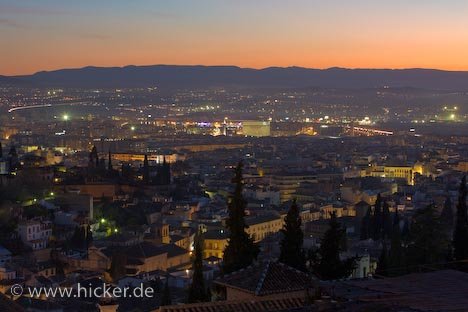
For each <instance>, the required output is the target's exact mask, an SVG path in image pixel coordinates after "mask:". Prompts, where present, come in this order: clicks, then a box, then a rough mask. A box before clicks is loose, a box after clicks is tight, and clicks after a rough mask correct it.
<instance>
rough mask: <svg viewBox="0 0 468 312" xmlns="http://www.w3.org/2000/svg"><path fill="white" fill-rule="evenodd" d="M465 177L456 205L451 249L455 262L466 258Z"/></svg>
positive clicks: (467, 234)
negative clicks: (452, 249)
mask: <svg viewBox="0 0 468 312" xmlns="http://www.w3.org/2000/svg"><path fill="white" fill-rule="evenodd" d="M466 192H467V191H466V176H464V177H463V178H462V180H461V183H460V188H459V191H458V203H457V220H456V224H455V231H454V232H453V248H454V257H455V259H456V260H464V259H467V258H468V215H467V210H466Z"/></svg>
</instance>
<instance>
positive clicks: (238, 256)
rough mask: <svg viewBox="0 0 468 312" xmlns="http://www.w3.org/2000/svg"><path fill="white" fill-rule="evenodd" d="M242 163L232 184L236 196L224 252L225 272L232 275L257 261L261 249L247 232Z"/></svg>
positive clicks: (229, 205)
mask: <svg viewBox="0 0 468 312" xmlns="http://www.w3.org/2000/svg"><path fill="white" fill-rule="evenodd" d="M242 167H243V164H242V161H240V162H239V164H238V165H237V167H236V169H235V170H234V178H233V180H232V182H233V183H234V184H235V188H234V194H233V195H232V196H231V198H230V200H229V203H228V210H229V217H228V219H227V220H226V227H227V228H228V230H229V242H228V245H227V246H226V249H225V250H224V256H223V258H224V259H223V272H224V273H230V272H233V271H237V270H240V269H243V268H245V267H248V266H249V265H251V264H252V262H253V261H254V260H256V259H257V255H258V253H259V248H258V246H257V245H255V244H254V242H253V239H252V238H251V237H250V235H249V234H247V233H246V232H245V229H246V228H247V224H246V223H245V207H246V205H247V203H246V201H245V199H244V198H243V196H242V189H243V186H244V183H243V180H242Z"/></svg>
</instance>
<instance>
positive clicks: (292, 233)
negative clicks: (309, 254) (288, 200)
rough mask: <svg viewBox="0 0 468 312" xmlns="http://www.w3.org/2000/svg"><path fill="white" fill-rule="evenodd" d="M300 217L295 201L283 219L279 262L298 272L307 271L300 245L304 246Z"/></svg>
mask: <svg viewBox="0 0 468 312" xmlns="http://www.w3.org/2000/svg"><path fill="white" fill-rule="evenodd" d="M301 222H302V221H301V216H300V213H299V207H298V206H297V203H296V200H294V201H293V203H292V205H291V207H290V208H289V211H288V214H287V215H286V217H285V218H284V227H283V229H281V233H283V239H282V240H281V243H280V244H281V253H280V256H279V261H280V262H282V263H284V264H287V265H289V266H291V267H293V268H296V269H298V270H300V271H304V272H305V271H307V267H306V257H305V253H304V249H303V248H302V245H303V244H304V233H303V232H302V229H301Z"/></svg>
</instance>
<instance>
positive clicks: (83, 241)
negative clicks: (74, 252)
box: [70, 226, 93, 250]
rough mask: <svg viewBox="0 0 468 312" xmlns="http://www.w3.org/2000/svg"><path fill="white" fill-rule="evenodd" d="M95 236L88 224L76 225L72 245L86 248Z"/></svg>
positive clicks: (80, 248)
mask: <svg viewBox="0 0 468 312" xmlns="http://www.w3.org/2000/svg"><path fill="white" fill-rule="evenodd" d="M92 240H93V236H92V233H91V231H90V230H89V227H88V226H86V227H85V226H76V227H75V231H74V232H73V235H72V237H71V238H70V247H72V248H74V249H79V250H86V249H87V248H88V247H89V244H90V243H91V242H92Z"/></svg>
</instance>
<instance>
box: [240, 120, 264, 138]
mask: <svg viewBox="0 0 468 312" xmlns="http://www.w3.org/2000/svg"><path fill="white" fill-rule="evenodd" d="M242 134H243V135H245V136H252V137H264V136H270V122H269V121H252V120H246V121H243V122H242Z"/></svg>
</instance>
